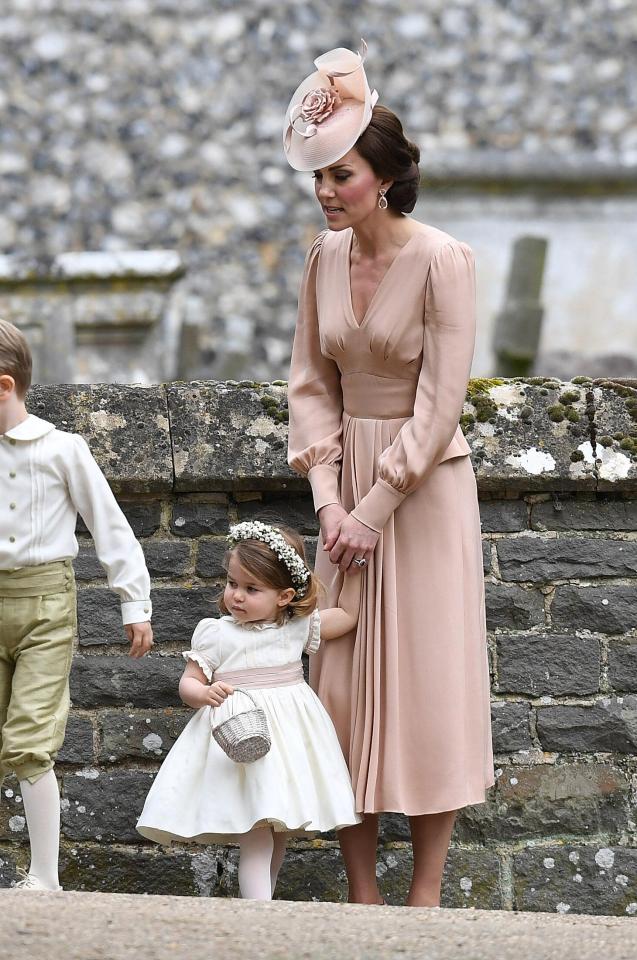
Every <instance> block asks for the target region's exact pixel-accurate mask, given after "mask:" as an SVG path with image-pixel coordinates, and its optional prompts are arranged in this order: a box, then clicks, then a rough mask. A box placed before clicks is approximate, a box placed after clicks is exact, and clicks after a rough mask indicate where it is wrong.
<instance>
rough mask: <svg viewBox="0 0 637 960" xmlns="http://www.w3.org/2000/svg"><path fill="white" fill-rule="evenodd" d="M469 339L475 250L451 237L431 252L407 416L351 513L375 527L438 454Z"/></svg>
mask: <svg viewBox="0 0 637 960" xmlns="http://www.w3.org/2000/svg"><path fill="white" fill-rule="evenodd" d="M474 339H475V272H474V263H473V254H472V252H471V250H470V248H469V247H467V246H466V245H465V244H462V243H458V242H457V241H451V242H448V243H446V244H445V245H444V246H443V247H441V249H440V250H439V251H438V252H437V253H436V254H435V255H434V257H433V259H432V261H431V265H430V269H429V276H428V279H427V286H426V292H425V321H424V343H423V359H422V368H421V371H420V376H419V379H418V387H417V391H416V399H415V403H414V413H413V416H412V417H411V418H410V419H409V420H408V421H407V422H406V423H405V424H404V425H403V426H402V428H401V429H400V431H399V433H398V435H397V436H396V438H395V440H394V442H393V443H392V444H391V446H390V447H388V448H387V449H386V450H384V451H383V453H382V454H381V456H380V457H379V461H378V479H377V481H376V483H375V484H374V486H373V487H372V488H371V490H370V491H369V493H368V494H367V495H366V496H365V497H363V498H362V500H361V501H360V502H359V503H358V505H357V506H356V508H355V509H354V510H353V511H352V515H353V516H354V517H356V519H358V520H360V521H361V522H362V523H364V524H365V525H366V526H368V527H370V528H371V529H372V530H376V531H377V532H380V531H381V530H382V529H383V527H384V526H385V524H386V523H387V521H388V520H389V517H390V516H391V515H392V513H393V511H394V510H395V509H396V507H398V506H399V505H400V504H401V503H402V501H403V500H404V498H405V497H406V496H408V495H409V494H410V493H411V491H412V490H414V489H416V487H418V486H419V484H420V483H422V481H423V480H424V478H425V476H426V475H427V473H428V471H429V470H431V469H432V467H434V466H436V465H437V464H438V463H439V462H440V460H441V458H442V457H443V455H444V453H445V451H446V449H447V447H448V446H449V444H450V443H451V441H452V438H453V436H454V433H455V432H456V429H457V427H458V420H459V418H460V414H461V412H462V405H463V401H464V398H465V394H466V389H467V382H468V380H469V373H470V371H471V361H472V358H473V348H474Z"/></svg>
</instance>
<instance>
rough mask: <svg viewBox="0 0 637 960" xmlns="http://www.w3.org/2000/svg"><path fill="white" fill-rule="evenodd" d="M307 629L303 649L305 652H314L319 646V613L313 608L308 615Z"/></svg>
mask: <svg viewBox="0 0 637 960" xmlns="http://www.w3.org/2000/svg"><path fill="white" fill-rule="evenodd" d="M309 621H310V625H309V631H308V635H307V640H306V641H305V646H304V647H303V650H304V651H305V653H310V654H311V653H316V652H317V651H318V649H319V647H320V646H321V615H320V613H319V612H318V610H314V611H313V612H312V613H311V614H310V616H309Z"/></svg>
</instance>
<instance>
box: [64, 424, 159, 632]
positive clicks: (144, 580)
mask: <svg viewBox="0 0 637 960" xmlns="http://www.w3.org/2000/svg"><path fill="white" fill-rule="evenodd" d="M73 439H74V444H73V462H72V463H71V464H70V465H69V470H68V476H67V484H68V490H69V495H70V498H71V502H72V503H73V506H74V507H75V509H76V510H77V512H78V513H79V514H80V516H81V517H82V519H83V520H84V523H85V524H86V526H87V527H88V529H89V530H90V532H91V534H92V536H93V540H94V542H95V552H96V553H97V558H98V560H99V561H100V563H101V564H102V566H103V567H104V570H105V571H106V577H107V580H108V585H109V587H110V588H111V590H114V591H115V593H117V594H118V596H119V598H120V600H121V604H122V620H123V622H124V623H125V624H127V623H142V622H144V621H146V620H150V618H151V613H152V605H151V602H150V577H149V576H148V570H147V569H146V561H145V559H144V554H143V552H142V548H141V547H140V545H139V543H138V542H137V540H136V539H135V534H134V533H133V531H132V530H131V528H130V525H129V523H128V520H127V519H126V517H125V516H124V514H123V513H122V511H121V509H120V507H119V504H118V503H117V500H116V499H115V497H114V496H113V492H112V490H111V488H110V487H109V485H108V483H107V481H106V478H105V477H104V474H103V473H102V471H101V470H100V468H99V467H98V465H97V463H96V462H95V460H94V459H93V456H92V454H91V451H90V450H89V448H88V444H87V443H86V441H85V440H84V439H83V438H82V437H80V436H74V437H73Z"/></svg>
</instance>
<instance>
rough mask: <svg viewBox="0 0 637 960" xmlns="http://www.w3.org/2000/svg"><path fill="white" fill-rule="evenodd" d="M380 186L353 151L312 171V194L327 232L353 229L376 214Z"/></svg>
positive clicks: (378, 180)
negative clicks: (321, 209) (318, 206)
mask: <svg viewBox="0 0 637 960" xmlns="http://www.w3.org/2000/svg"><path fill="white" fill-rule="evenodd" d="M383 185H384V183H383V180H382V179H381V178H380V177H378V176H376V174H375V173H374V171H373V170H372V168H371V167H370V165H369V164H368V162H367V160H364V159H363V157H361V155H360V154H359V153H358V151H357V150H356V149H355V148H353V149H352V150H350V151H349V153H346V154H345V156H344V157H342V158H341V159H340V160H338V161H337V162H336V163H334V164H332V165H331V166H329V167H323V168H322V169H320V170H315V171H314V192H315V193H316V198H317V200H318V202H319V203H320V204H321V207H322V208H323V213H324V215H325V219H326V220H327V225H328V227H329V228H330V230H344V229H345V228H346V227H353V226H356V224H358V223H361V221H363V220H365V219H366V218H367V217H369V216H370V215H371V214H373V213H375V212H376V211H377V210H378V191H379V190H380V188H381V186H383Z"/></svg>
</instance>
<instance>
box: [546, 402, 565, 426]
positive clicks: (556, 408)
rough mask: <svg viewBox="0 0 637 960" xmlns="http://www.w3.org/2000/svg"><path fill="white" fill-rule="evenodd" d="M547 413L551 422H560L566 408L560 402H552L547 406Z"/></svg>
mask: <svg viewBox="0 0 637 960" xmlns="http://www.w3.org/2000/svg"><path fill="white" fill-rule="evenodd" d="M547 413H548V415H549V419H550V420H552V421H553V423H561V422H562V420H563V419H564V417H565V416H566V409H565V408H564V407H563V406H562V404H561V403H554V404H553V406H552V407H549V408H548V410H547Z"/></svg>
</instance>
